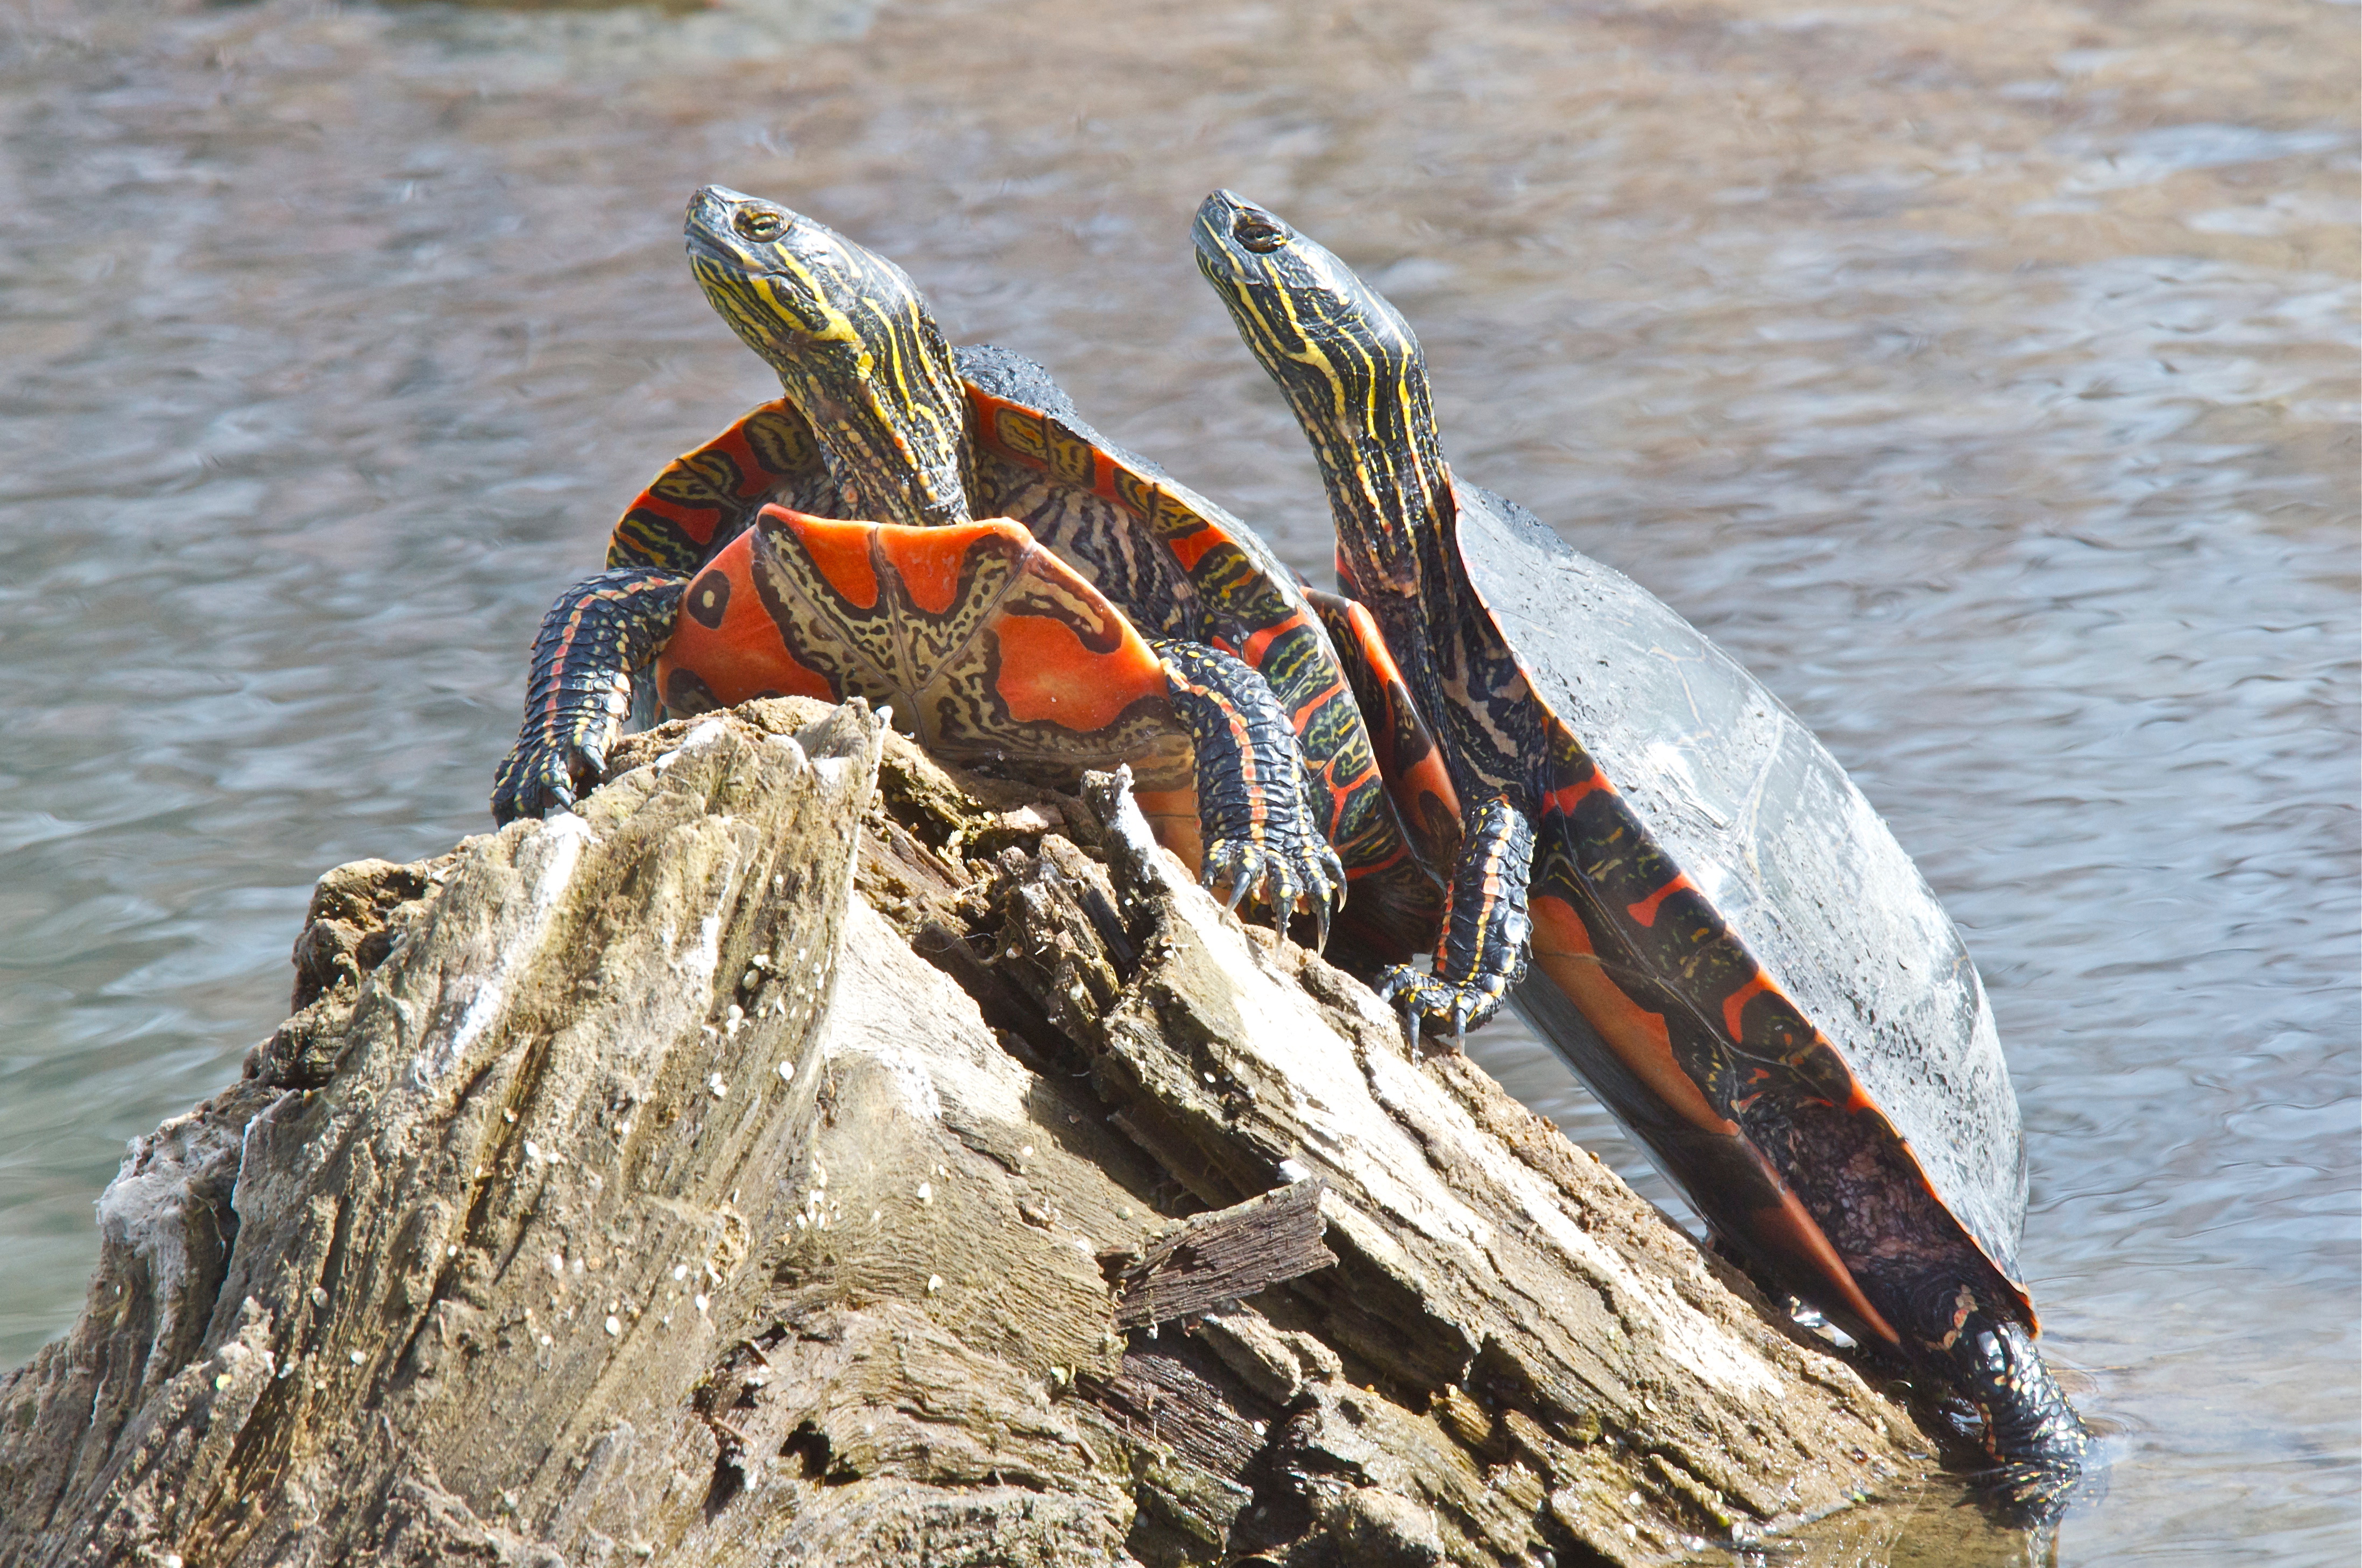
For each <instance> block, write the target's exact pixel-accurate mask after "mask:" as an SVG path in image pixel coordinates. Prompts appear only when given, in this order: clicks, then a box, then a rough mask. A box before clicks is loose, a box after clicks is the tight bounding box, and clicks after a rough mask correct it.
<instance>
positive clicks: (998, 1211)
mask: <svg viewBox="0 0 2362 1568" xmlns="http://www.w3.org/2000/svg"><path fill="white" fill-rule="evenodd" d="M615 760H616V762H617V765H618V766H619V767H621V768H622V769H624V771H623V772H622V774H621V776H620V777H619V778H616V779H615V781H614V782H613V783H611V784H610V785H608V786H607V787H606V788H604V789H602V790H600V791H598V792H597V793H596V794H595V795H593V796H592V797H591V798H590V800H589V801H586V802H585V804H584V809H583V814H582V816H581V817H580V818H579V819H573V820H570V821H564V820H562V821H560V822H557V823H517V824H513V825H512V826H511V827H509V828H507V829H505V830H503V831H502V832H501V833H499V834H489V835H486V836H483V837H480V838H474V839H470V840H469V841H468V842H467V843H465V844H464V845H460V846H459V847H458V850H457V851H455V852H454V853H453V854H451V855H449V856H444V857H441V858H439V859H437V860H435V861H432V862H425V863H422V864H420V865H418V866H413V867H389V866H385V865H383V864H382V863H363V864H361V865H359V866H356V867H343V868H339V869H338V870H337V871H336V872H333V873H331V874H330V875H329V876H328V877H326V878H323V882H322V889H321V892H320V894H319V897H318V899H317V900H315V910H314V911H313V912H314V919H313V921H312V922H311V923H310V924H308V925H307V927H306V930H305V933H304V936H303V938H302V940H301V941H300V942H299V944H298V949H297V952H298V959H299V988H298V992H297V997H296V1000H297V1002H298V1003H299V1007H298V1010H297V1012H296V1014H295V1016H294V1017H292V1018H291V1019H290V1020H289V1021H288V1023H287V1025H286V1026H284V1027H283V1028H282V1029H281V1030H280V1031H279V1032H277V1033H275V1034H274V1035H273V1036H272V1037H271V1039H270V1041H268V1042H266V1043H264V1044H262V1045H261V1046H259V1047H258V1048H257V1050H256V1051H255V1053H254V1054H253V1055H252V1057H251V1058H250V1060H249V1062H248V1075H247V1077H245V1078H243V1079H242V1080H241V1081H240V1082H238V1083H237V1084H235V1085H233V1086H230V1087H229V1088H226V1090H224V1091H223V1092H222V1093H221V1094H219V1095H217V1096H215V1098H213V1099H210V1100H208V1101H206V1102H205V1103H204V1105H202V1106H199V1107H198V1108H196V1109H195V1110H193V1111H192V1112H191V1113H190V1114H188V1115H187V1116H184V1117H181V1118H178V1119H176V1120H174V1121H171V1122H168V1123H167V1124H166V1125H165V1126H163V1127H161V1128H160V1129H158V1131H157V1132H154V1133H152V1134H150V1135H149V1137H148V1138H146V1139H143V1140H141V1141H140V1142H139V1143H138V1145H137V1146H136V1147H135V1150H134V1152H133V1154H132V1155H131V1157H130V1158H128V1159H127V1161H126V1163H125V1165H124V1168H123V1171H122V1173H121V1174H120V1175H119V1176H117V1178H116V1181H115V1183H114V1184H113V1185H112V1186H111V1187H109V1188H108V1190H107V1193H106V1195H105V1198H104V1199H103V1200H102V1202H101V1204H100V1222H101V1228H102V1234H103V1254H102V1259H101V1263H100V1266H99V1269H98V1272H97V1274H96V1275H95V1277H94V1280H93V1283H92V1287H91V1295H90V1300H89V1305H88V1307H87V1308H86V1309H85V1311H84V1313H83V1317H82V1319H81V1320H80V1321H78V1322H77V1323H76V1324H75V1326H74V1328H73V1330H72V1332H71V1333H70V1334H69V1335H68V1336H67V1337H66V1338H65V1339H63V1340H61V1341H60V1342H57V1343H54V1344H52V1345H50V1346H48V1347H46V1348H45V1349H44V1350H43V1351H42V1352H41V1353H39V1354H38V1355H36V1356H35V1357H34V1359H33V1360H32V1361H31V1362H29V1363H28V1364H26V1365H25V1366H24V1367H22V1368H19V1369H18V1370H17V1371H16V1372H15V1373H12V1374H10V1375H7V1376H6V1378H5V1379H0V1564H5V1565H7V1568H17V1565H19V1564H23V1565H28V1568H31V1565H40V1568H50V1565H53V1564H66V1563H113V1562H166V1561H169V1560H170V1559H171V1558H172V1557H174V1556H177V1557H179V1558H180V1559H181V1560H182V1562H183V1563H184V1564H187V1565H190V1568H194V1565H196V1564H205V1565H207V1568H230V1565H246V1564H263V1563H274V1564H315V1563H316V1564H327V1563H332V1562H358V1563H381V1562H382V1563H413V1562H415V1563H429V1562H484V1563H520V1564H522V1563H540V1564H557V1563H566V1564H574V1563H584V1564H590V1563H628V1562H638V1561H657V1562H667V1563H682V1564H691V1565H696V1564H716V1565H723V1564H741V1563H756V1562H760V1563H767V1564H788V1563H811V1564H821V1563H826V1564H831V1565H844V1568H863V1565H867V1564H880V1565H883V1564H905V1563H908V1564H921V1563H923V1564H929V1565H935V1564H959V1563H979V1564H981V1563H996V1564H1002V1563H1006V1564H1040V1565H1043V1568H1051V1565H1057V1568H1065V1565H1067V1564H1087V1563H1104V1564H1110V1565H1113V1564H1138V1565H1142V1568H1164V1565H1165V1564H1181V1563H1214V1562H1264V1563H1272V1564H1287V1565H1290V1568H1314V1565H1317V1564H1322V1563H1343V1562H1356V1563H1364V1562H1365V1563H1392V1562H1401V1563H1411V1562H1454V1563H1472V1564H1477V1563H1485V1564H1516V1565H1518V1568H1531V1565H1533V1564H1537V1563H1540V1562H1549V1561H1555V1562H1558V1563H1560V1564H1571V1563H1574V1562H1599V1561H1605V1562H1663V1561H1667V1560H1670V1559H1672V1558H1675V1557H1679V1556H1681V1555H1683V1554H1685V1553H1687V1552H1689V1551H1692V1550H1694V1547H1695V1546H1696V1545H1699V1544H1702V1543H1703V1542H1704V1541H1705V1540H1707V1539H1709V1538H1711V1539H1713V1540H1723V1541H1727V1540H1732V1539H1733V1538H1734V1537H1738V1538H1746V1537H1749V1536H1751V1535H1752V1534H1754V1533H1757V1532H1760V1531H1762V1530H1765V1529H1786V1528H1789V1527H1791V1526H1793V1525H1794V1524H1795V1523H1797V1522H1798V1521H1800V1520H1804V1519H1806V1518H1812V1517H1814V1516H1817V1515H1821V1514H1825V1513H1827V1512H1829V1511H1830V1510H1833V1509H1838V1508H1841V1507H1845V1506H1846V1505H1847V1503H1848V1502H1849V1499H1851V1498H1853V1497H1855V1496H1858V1495H1860V1492H1861V1490H1862V1489H1863V1488H1864V1487H1865V1486H1868V1485H1872V1484H1875V1483H1877V1482H1879V1481H1880V1480H1881V1479H1882V1478H1890V1477H1904V1476H1908V1475H1910V1474H1915V1473H1916V1472H1917V1471H1918V1470H1919V1469H1920V1468H1921V1467H1922V1466H1921V1462H1920V1460H1919V1458H1918V1456H1917V1450H1918V1448H1919V1446H1920V1445H1919V1443H1918V1441H1917V1439H1916V1434H1915V1433H1913V1432H1912V1431H1911V1430H1909V1429H1908V1427H1907V1426H1905V1425H1904V1423H1903V1420H1902V1419H1901V1413H1900V1411H1899V1410H1898V1409H1897V1408H1895V1407H1893V1406H1891V1405H1888V1404H1887V1403H1886V1402H1885V1401H1884V1400H1882V1398H1881V1397H1879V1396H1877V1395H1876V1394H1875V1393H1873V1392H1872V1391H1871V1389H1870V1388H1868V1387H1867V1386H1865V1385H1864V1384H1863V1383H1862V1382H1861V1380H1860V1378H1859V1377H1858V1376H1856V1375H1854V1374H1853V1373H1852V1372H1851V1371H1850V1370H1849V1369H1848V1368H1847V1367H1846V1366H1845V1365H1843V1364H1841V1363H1839V1362H1838V1361H1836V1360H1833V1359H1832V1358H1830V1357H1829V1356H1827V1355H1826V1354H1824V1353H1821V1352H1820V1351H1818V1350H1817V1349H1816V1348H1814V1346H1813V1345H1812V1344H1810V1343H1809V1342H1806V1341H1805V1337H1804V1336H1803V1335H1801V1334H1800V1333H1798V1332H1796V1331H1794V1329H1793V1326H1790V1325H1784V1324H1783V1323H1782V1322H1781V1321H1779V1320H1777V1318H1776V1317H1775V1316H1772V1315H1768V1314H1767V1313H1766V1312H1765V1311H1764V1310H1763V1309H1762V1307H1761V1304H1760V1302H1758V1301H1755V1300H1753V1299H1751V1298H1750V1297H1749V1295H1748V1293H1747V1292H1746V1290H1745V1287H1744V1286H1743V1285H1740V1284H1738V1282H1737V1281H1735V1280H1734V1279H1733V1278H1731V1277H1729V1276H1728V1275H1727V1271H1720V1270H1719V1267H1718V1265H1717V1264H1714V1263H1713V1262H1712V1261H1711V1260H1709V1259H1707V1258H1706V1257H1705V1255H1704V1254H1702V1253H1700V1252H1699V1250H1698V1249H1697V1248H1695V1247H1694V1246H1693V1245H1692V1244H1691V1243H1690V1242H1688V1241H1687V1240H1686V1239H1685V1238H1683V1237H1682V1236H1681V1235H1679V1234H1678V1233H1677V1232H1675V1231H1672V1230H1671V1229H1670V1228H1669V1227H1667V1226H1666V1225H1665V1224H1664V1223H1663V1222H1662V1220H1661V1219H1660V1218H1659V1217H1658V1216H1657V1215H1656V1214H1655V1213H1654V1212H1653V1211H1652V1210H1650V1209H1648V1207H1647V1206H1646V1205H1644V1204H1642V1203H1640V1202H1639V1200H1637V1199H1636V1198H1633V1197H1632V1195H1631V1194H1630V1193H1629V1191H1628V1190H1627V1189H1626V1188H1625V1187H1623V1185H1622V1184H1621V1183H1620V1182H1618V1181H1617V1180H1616V1178H1615V1177H1614V1176H1612V1175H1610V1174H1609V1173H1607V1172H1606V1170H1604V1169H1603V1168H1602V1167H1600V1166H1599V1165H1598V1164H1597V1162H1596V1161H1595V1160H1593V1159H1592V1158H1591V1157H1590V1156H1588V1155H1586V1154H1583V1153H1582V1152H1581V1151H1579V1150H1576V1149H1574V1148H1573V1147H1572V1146H1571V1145H1569V1144H1567V1143H1565V1141H1564V1140H1563V1139H1562V1138H1561V1137H1560V1136H1559V1135H1558V1134H1557V1132H1555V1131H1554V1130H1552V1129H1551V1127H1550V1126H1549V1125H1548V1124H1547V1123H1546V1122H1544V1121H1541V1120H1540V1119H1539V1118H1537V1117H1535V1116H1533V1115H1532V1114H1531V1113H1529V1112H1528V1111H1527V1110H1524V1109H1523V1108H1522V1107H1519V1106H1518V1105H1516V1104H1515V1103H1514V1102H1513V1101H1510V1100H1508V1099H1507V1098H1506V1097H1505V1096H1503V1095H1502V1094H1501V1093H1500V1091H1499V1089H1498V1088H1496V1086H1494V1085H1493V1084H1492V1083H1491V1081H1490V1080H1489V1079H1487V1078H1486V1077H1485V1076H1484V1075H1483V1074H1482V1073H1481V1072H1479V1071H1477V1070H1476V1069H1475V1068H1474V1067H1473V1066H1472V1065H1471V1064H1469V1063H1468V1062H1466V1061H1465V1060H1463V1059H1462V1058H1459V1057H1456V1056H1441V1057H1429V1058H1428V1059H1426V1060H1424V1061H1414V1060H1413V1059H1412V1058H1411V1057H1410V1056H1409V1055H1407V1052H1406V1051H1405V1049H1404V1046H1403V1043H1402V1040H1401V1037H1400V1033H1399V1031H1398V1030H1397V1028H1396V1024H1395V1021H1394V1020H1393V1019H1392V1018H1391V1017H1390V1016H1389V1015H1388V1014H1387V1013H1386V1012H1385V1010H1384V1009H1383V1008H1381V1007H1379V1006H1378V1005H1377V1004H1376V1003H1375V1001H1374V999H1372V998H1371V997H1370V995H1369V994H1368V992H1367V991H1366V990H1364V989H1363V988H1361V987H1360V986H1359V985H1358V984H1357V983H1356V982H1354V981H1352V979H1350V978H1348V977H1345V976H1344V975H1342V974H1341V973H1339V972H1337V971H1336V970H1334V969H1331V968H1330V967H1329V966H1327V965H1326V964H1324V963H1322V962H1321V961H1320V960H1319V958H1318V957H1316V956H1313V955H1310V954H1308V953H1306V952H1305V951H1303V950H1302V949H1300V948H1298V947H1296V946H1294V945H1292V944H1287V943H1286V942H1283V941H1281V940H1279V939H1277V938H1275V937H1273V936H1271V935H1270V933H1256V932H1253V931H1250V930H1246V929H1242V927H1241V926H1240V924H1239V923H1238V922H1237V921H1236V920H1234V919H1233V918H1231V916H1230V915H1228V914H1227V913H1225V912H1224V911H1222V910H1221V909H1220V907H1219V906H1218V905H1217V904H1215V903H1214V902H1213V901H1212V900H1210V899H1209V898H1207V897H1206V896H1205V895H1204V894H1203V893H1202V892H1200V891H1199V890H1198V889H1197V888H1196V887H1195V886H1194V885H1192V884H1190V882H1189V881H1188V879H1187V878H1186V877H1185V876H1183V875H1181V874H1180V873H1179V869H1178V867H1177V865H1176V864H1175V863H1174V862H1172V861H1171V860H1170V859H1169V857H1166V856H1164V855H1163V854H1162V852H1161V851H1157V850H1155V849H1154V848H1153V845H1148V844H1147V843H1146V842H1145V840H1144V839H1143V838H1142V836H1141V835H1142V831H1143V824H1142V823H1140V822H1139V820H1138V813H1137V812H1136V810H1134V809H1133V808H1132V807H1131V804H1130V802H1129V800H1128V798H1127V797H1125V796H1124V795H1123V794H1122V793H1121V791H1120V790H1118V789H1116V788H1115V787H1114V786H1113V785H1112V784H1111V783H1109V782H1107V781H1101V782H1100V783H1099V784H1098V785H1097V786H1095V787H1094V788H1092V789H1089V790H1085V791H1084V792H1083V794H1082V795H1080V796H1062V795H1056V794H1053V793H1045V792H1043V791H1040V790H1022V789H1019V788H1017V787H1015V786H1010V785H995V784H992V783H990V782H988V781H985V780H980V779H976V778H969V777H966V776H963V775H954V774H951V773H948V772H946V771H944V770H943V769H940V768H937V767H934V766H933V764H932V763H930V762H928V761H927V759H925V758H924V757H922V756H919V755H918V754H917V753H916V752H915V751H913V750H911V748H910V747H909V745H907V744H906V743H904V742H902V741H900V739H899V738H897V737H893V736H891V735H890V734H885V733H883V732H881V731H880V729H879V727H878V726H877V724H876V723H875V722H874V721H873V720H872V719H871V718H870V717H869V716H868V715H867V714H866V712H862V711H860V710H859V709H858V708H857V707H856V708H849V709H844V710H830V709H824V708H822V707H819V706H818V705H815V704H811V703H805V702H800V701H775V702H764V703H755V704H749V705H748V706H747V707H746V708H745V709H743V710H741V711H740V712H738V713H737V714H735V715H734V716H726V717H725V716H717V717H715V718H712V719H708V720H703V721H700V722H699V723H697V724H695V725H693V726H684V725H678V724H676V725H668V726H666V727H664V728H663V729H661V730H659V731H657V732H655V733H654V734H650V735H647V736H639V737H633V738H632V739H631V740H629V741H627V742H626V743H625V744H624V745H623V746H621V747H619V748H618V751H617V755H616V758H615ZM1324 1230H1325V1237H1324V1235H1323V1233H1322V1232H1323V1231H1324ZM1109 1254H1115V1255H1119V1256H1121V1257H1124V1258H1127V1259H1130V1260H1133V1261H1132V1262H1131V1264H1130V1266H1128V1267H1120V1268H1118V1270H1117V1271H1116V1275H1117V1276H1116V1278H1115V1280H1113V1281H1112V1282H1111V1281H1110V1279H1109V1276H1108V1275H1107V1274H1106V1273H1105V1272H1103V1270H1102V1267H1101V1264H1100V1260H1101V1259H1102V1257H1103V1256H1107V1255H1109Z"/></svg>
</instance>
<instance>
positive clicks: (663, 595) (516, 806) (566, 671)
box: [492, 567, 689, 826]
mask: <svg viewBox="0 0 2362 1568" xmlns="http://www.w3.org/2000/svg"><path fill="white" fill-rule="evenodd" d="M688 582H689V578H688V576H687V574H685V573H681V572H668V571H664V570H660V569H655V568H650V567H624V568H620V569H616V570H613V571H603V572H601V573H600V574H599V575H598V576H596V577H593V578H590V579H588V580H584V581H581V582H578V583H576V584H575V585H574V586H573V587H572V588H569V589H568V590H567V591H565V592H564V593H562V594H560V595H558V599H557V603H556V604H553V605H551V606H550V609H549V613H548V614H546V615H545V616H543V617H542V619H541V632H540V634H539V635H537V636H535V638H534V643H533V673H532V675H531V676H530V677H529V678H528V679H527V680H526V682H525V699H524V725H523V727H522V728H521V729H519V731H518V732H517V743H516V745H515V747H514V749H513V750H512V751H510V753H509V754H508V756H507V757H506V758H504V759H503V760H502V763H501V766H500V768H499V770H498V771H497V772H495V773H494V774H493V776H492V820H493V821H494V822H495V823H500V824H502V826H506V825H507V824H508V823H512V822H514V821H515V820H516V819H517V818H519V817H525V816H534V817H538V816H546V815H547V814H548V813H550V812H553V811H559V810H570V809H572V807H573V805H574V802H575V800H576V798H577V796H578V795H579V794H580V793H582V792H585V791H587V790H590V788H591V787H592V786H594V785H596V784H597V783H598V782H599V780H600V779H601V778H602V777H604V776H605V773H606V771H607V748H608V747H609V746H610V745H613V744H614V740H615V735H616V734H617V732H618V731H619V730H620V729H621V728H622V727H623V720H624V714H625V713H626V712H629V711H630V709H631V701H632V677H633V675H634V673H635V671H637V670H638V669H639V668H641V667H642V666H644V665H646V663H647V662H648V661H649V660H650V659H652V658H654V657H656V656H657V650H658V649H659V648H661V647H663V646H664V645H665V643H666V642H667V641H668V639H669V638H670V637H671V636H672V632H673V624H674V622H675V621H676V620H677V619H678V618H679V611H680V595H681V590H682V589H683V588H684V587H686V586H687V585H688Z"/></svg>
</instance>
